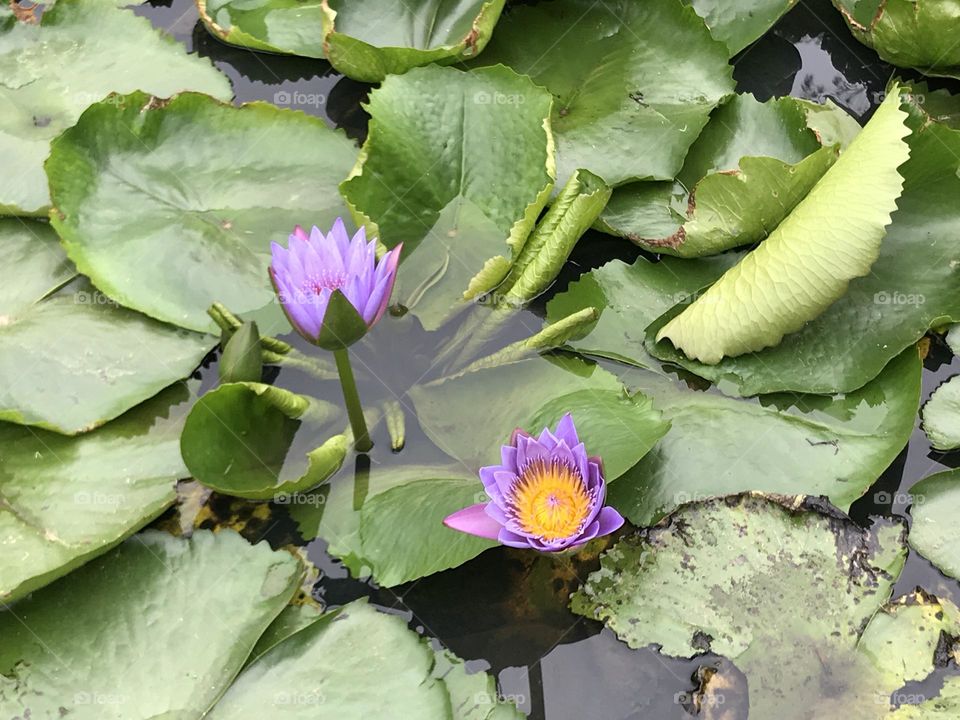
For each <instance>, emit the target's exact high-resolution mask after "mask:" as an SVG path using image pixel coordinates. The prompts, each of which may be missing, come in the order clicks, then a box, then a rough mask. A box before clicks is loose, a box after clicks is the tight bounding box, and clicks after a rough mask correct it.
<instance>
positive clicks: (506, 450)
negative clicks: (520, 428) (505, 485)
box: [500, 431, 517, 473]
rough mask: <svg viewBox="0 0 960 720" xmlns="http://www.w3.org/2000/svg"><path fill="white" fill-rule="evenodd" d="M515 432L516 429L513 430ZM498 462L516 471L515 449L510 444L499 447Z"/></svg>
mask: <svg viewBox="0 0 960 720" xmlns="http://www.w3.org/2000/svg"><path fill="white" fill-rule="evenodd" d="M514 432H516V431H514ZM500 464H501V465H503V467H504V468H505V469H507V470H510V471H511V472H514V473H515V472H517V449H516V448H515V447H513V446H511V445H503V446H501V447H500Z"/></svg>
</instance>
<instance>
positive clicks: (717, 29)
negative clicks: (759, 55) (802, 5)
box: [684, 0, 797, 57]
mask: <svg viewBox="0 0 960 720" xmlns="http://www.w3.org/2000/svg"><path fill="white" fill-rule="evenodd" d="M684 2H685V3H686V4H688V5H692V6H693V9H694V10H696V11H697V15H699V16H700V17H702V18H703V21H704V22H705V23H706V24H707V27H708V28H710V33H711V34H712V35H713V36H714V37H715V38H716V39H717V40H721V41H723V43H724V44H726V46H727V48H728V49H729V51H730V57H733V56H734V55H736V54H737V53H738V52H740V51H741V50H743V49H744V48H745V47H747V45H750V44H751V43H753V42H754V41H755V40H757V39H759V38H760V37H761V36H762V35H764V34H765V33H766V32H767V30H769V29H770V28H771V27H772V26H773V24H774V23H775V22H776V21H777V20H779V19H780V18H781V17H782V16H783V15H784V13H786V12H787V11H788V10H789V9H790V8H792V7H793V6H794V5H796V4H797V0H747V1H746V2H744V0H740V1H739V2H736V3H731V2H725V0H684Z"/></svg>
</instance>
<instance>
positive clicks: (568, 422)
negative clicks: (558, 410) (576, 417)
mask: <svg viewBox="0 0 960 720" xmlns="http://www.w3.org/2000/svg"><path fill="white" fill-rule="evenodd" d="M554 435H556V437H557V440H562V441H563V442H565V443H566V444H567V447H571V448H572V447H576V446H577V445H579V444H580V438H579V437H578V436H577V427H576V425H574V424H573V416H572V415H571V414H570V413H566V414H564V416H563V417H562V418H560V422H558V423H557V430H556V432H555V433H554Z"/></svg>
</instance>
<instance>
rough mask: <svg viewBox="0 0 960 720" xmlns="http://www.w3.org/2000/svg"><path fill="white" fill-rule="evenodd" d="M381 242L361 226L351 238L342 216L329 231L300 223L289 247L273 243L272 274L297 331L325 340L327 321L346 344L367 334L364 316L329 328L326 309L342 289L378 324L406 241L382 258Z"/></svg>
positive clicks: (368, 320)
mask: <svg viewBox="0 0 960 720" xmlns="http://www.w3.org/2000/svg"><path fill="white" fill-rule="evenodd" d="M376 247H377V241H376V239H373V240H371V241H369V242H367V235H366V230H365V229H364V228H362V227H361V228H360V229H359V230H357V232H356V234H355V235H354V236H353V239H352V240H351V239H350V237H349V236H348V235H347V230H346V228H345V227H344V226H343V220H342V219H341V218H337V220H336V222H335V223H334V224H333V228H332V229H331V230H330V232H329V233H327V234H326V235H324V234H323V233H322V232H320V229H319V228H317V227H316V226H314V228H313V229H312V230H311V231H310V234H309V236H308V235H307V233H306V232H304V230H303V228H301V227H300V226H299V225H298V226H297V227H296V228H295V229H294V231H293V234H292V235H290V241H289V247H288V248H284V247H283V246H282V245H279V244H278V243H271V245H270V251H271V255H272V261H271V263H270V279H271V280H272V281H273V285H274V288H275V289H276V291H277V296H278V297H279V298H280V303H281V305H282V306H283V311H284V313H286V316H287V319H289V320H290V324H291V325H293V327H294V329H295V330H296V331H297V332H298V333H300V334H301V335H302V336H303V337H304V338H306V339H307V340H308V341H310V342H312V343H314V344H321V345H322V344H323V343H322V342H321V340H320V338H321V330H322V329H323V328H324V325H325V321H327V323H326V324H327V325H328V332H332V334H333V335H335V336H340V337H339V339H340V340H341V341H342V344H343V345H349V344H350V343H351V342H355V341H356V340H358V339H359V337H356V335H358V334H359V335H360V336H362V335H363V332H364V328H363V325H360V326H359V333H358V332H357V330H356V325H357V324H358V322H359V321H355V322H354V323H353V326H354V327H353V328H350V329H341V327H340V326H343V325H344V323H343V322H340V323H337V325H338V327H333V328H329V325H330V324H331V320H330V318H328V317H327V310H328V308H330V306H331V298H333V296H334V294H335V293H337V292H338V291H339V292H340V293H342V295H343V296H344V297H345V298H346V299H347V300H348V301H349V302H350V305H352V306H353V309H354V310H356V312H357V314H358V315H359V316H360V318H362V320H363V323H364V324H365V325H366V328H367V329H369V328H371V327H373V325H374V324H376V322H377V321H378V320H379V319H380V318H381V316H382V315H383V313H384V311H385V310H386V309H387V305H388V304H389V302H390V293H391V292H392V291H393V283H394V281H395V280H396V277H397V264H398V263H399V262H400V249H401V246H399V245H398V246H397V247H395V248H393V249H392V250H391V251H390V252H388V253H387V254H386V255H384V256H383V257H382V258H381V259H380V262H377V259H376ZM348 320H349V319H348Z"/></svg>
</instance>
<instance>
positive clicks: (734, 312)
mask: <svg viewBox="0 0 960 720" xmlns="http://www.w3.org/2000/svg"><path fill="white" fill-rule="evenodd" d="M900 102H901V100H900V93H899V91H895V92H891V93H890V95H889V96H888V97H887V99H886V100H884V102H883V104H882V105H881V106H880V108H879V109H878V110H877V112H876V114H875V115H874V116H873V118H872V119H871V120H870V122H869V123H868V124H867V125H866V127H864V129H863V130H862V131H861V133H860V134H859V135H858V136H857V138H856V139H855V140H854V141H853V142H852V143H851V144H850V147H849V148H847V150H846V151H845V152H844V153H843V155H842V156H841V157H840V159H839V160H838V161H837V162H836V163H835V164H834V165H833V167H831V168H830V170H828V171H827V172H826V174H824V175H823V177H822V178H820V180H819V181H818V182H817V184H816V185H815V186H814V188H813V189H812V190H811V191H810V193H809V194H808V195H807V196H806V197H805V198H804V199H803V200H802V201H801V202H800V203H799V204H798V205H797V206H796V207H795V208H794V210H793V212H792V213H790V215H789V216H787V218H786V219H785V220H784V221H783V222H782V223H780V225H778V226H777V228H776V230H774V231H773V233H772V234H771V235H770V237H769V238H768V239H767V240H766V241H765V242H764V243H763V244H762V245H761V246H760V247H759V248H758V249H756V250H754V251H753V252H751V253H750V254H749V255H747V256H746V257H745V258H744V259H743V260H742V261H740V263H738V264H737V265H736V266H734V267H733V268H731V269H730V270H728V271H727V272H726V273H725V274H724V275H723V277H721V278H720V279H719V280H718V281H717V282H716V283H715V284H714V285H713V286H711V287H710V289H709V290H707V291H706V292H705V293H704V294H703V295H702V296H701V297H699V298H697V300H695V301H694V302H693V304H691V305H690V307H688V308H686V309H685V310H684V311H683V312H681V313H680V314H679V315H677V316H676V317H674V318H672V319H671V320H670V321H669V322H668V323H667V324H666V325H664V326H663V327H662V328H660V330H659V331H658V333H657V340H658V341H660V340H663V339H664V338H666V339H669V340H670V341H671V342H672V343H673V345H674V346H675V347H676V348H678V349H679V350H681V351H683V353H684V354H685V355H686V356H687V357H688V358H691V359H696V360H699V361H701V362H704V363H706V364H708V365H713V364H716V363H718V362H720V360H722V359H723V358H724V357H728V356H737V355H743V354H744V353H748V352H753V351H757V350H762V349H763V348H766V347H770V346H774V345H777V344H778V343H779V342H780V341H781V340H782V339H783V336H784V335H787V334H789V333H792V332H795V331H796V330H799V329H800V328H801V327H803V325H804V324H805V323H807V322H809V321H810V320H813V319H815V318H816V317H818V316H819V315H821V314H822V313H823V312H824V310H826V309H827V308H828V307H829V306H830V305H831V304H833V303H834V302H835V301H836V300H837V299H839V298H840V297H841V296H842V295H843V294H844V293H845V292H846V290H847V286H848V285H849V284H850V281H851V280H852V279H853V278H856V277H860V276H863V275H866V274H867V273H868V272H869V270H870V267H871V266H872V265H873V263H874V261H875V260H876V259H877V257H878V256H879V254H880V243H881V241H882V240H883V237H884V235H885V234H886V226H887V225H888V224H889V222H890V215H891V213H892V212H893V211H894V210H895V209H896V201H897V198H898V197H899V196H900V192H901V189H902V187H903V178H902V177H901V176H900V174H899V173H898V172H897V168H898V167H899V166H900V165H902V164H903V163H904V162H905V161H906V160H907V158H908V156H909V151H908V148H907V144H906V143H905V142H904V141H903V138H905V137H906V136H907V135H908V134H909V133H910V130H909V129H908V128H907V126H906V125H905V124H904V120H905V119H906V117H907V114H906V113H905V112H904V111H903V110H901V109H900Z"/></svg>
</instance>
